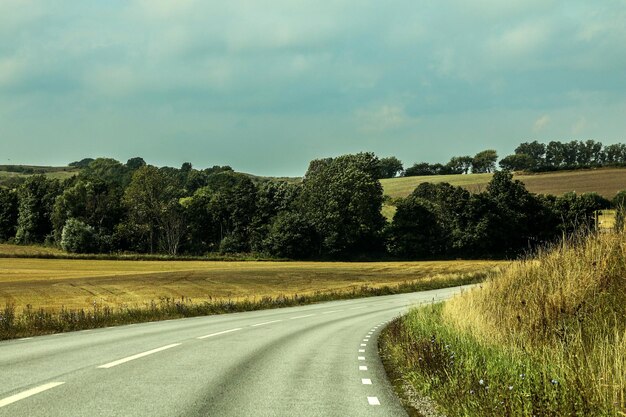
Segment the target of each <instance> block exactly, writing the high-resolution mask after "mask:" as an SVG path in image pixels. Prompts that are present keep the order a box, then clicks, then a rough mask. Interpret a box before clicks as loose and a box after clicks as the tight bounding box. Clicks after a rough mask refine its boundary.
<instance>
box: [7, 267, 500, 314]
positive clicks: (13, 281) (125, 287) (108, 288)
mask: <svg viewBox="0 0 626 417" xmlns="http://www.w3.org/2000/svg"><path fill="white" fill-rule="evenodd" d="M501 264H502V263H498V262H492V261H441V262H439V261H437V262H389V263H334V262H324V263H321V262H320V263H316V262H209V261H99V260H98V261H94V260H63V259H12V258H0V306H1V305H4V304H5V303H7V302H10V303H12V304H14V305H15V306H16V308H17V309H18V310H20V309H22V308H24V307H25V306H26V305H31V306H33V307H34V308H45V309H49V310H58V309H60V308H61V307H62V306H64V307H65V308H69V309H79V308H85V309H88V308H90V307H91V306H93V303H94V302H95V303H97V304H98V305H102V306H112V307H117V306H122V305H130V306H142V305H144V304H146V303H149V302H150V301H155V300H156V301H158V300H159V299H160V298H164V297H169V298H179V299H180V298H182V297H185V298H191V299H192V300H194V301H199V302H200V301H207V300H215V299H233V300H238V299H245V298H248V299H252V298H255V297H256V298H260V297H263V296H270V297H276V296H279V295H285V296H291V295H294V294H299V295H303V294H311V293H314V292H316V291H350V290H352V289H354V288H359V287H361V286H364V285H367V286H370V287H380V286H383V285H397V284H401V283H404V282H407V281H416V280H422V281H424V282H428V281H433V282H436V281H437V280H442V281H445V280H449V279H451V278H452V277H455V276H459V275H463V274H472V273H476V272H480V271H486V270H488V269H490V268H493V267H495V266H497V265H501Z"/></svg>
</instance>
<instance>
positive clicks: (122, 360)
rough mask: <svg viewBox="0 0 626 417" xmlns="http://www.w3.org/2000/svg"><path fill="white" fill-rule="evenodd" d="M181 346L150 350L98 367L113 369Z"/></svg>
mask: <svg viewBox="0 0 626 417" xmlns="http://www.w3.org/2000/svg"><path fill="white" fill-rule="evenodd" d="M180 345H181V343H174V344H172V345H167V346H163V347H160V348H156V349H152V350H149V351H147V352H143V353H138V354H136V355H133V356H129V357H127V358H124V359H120V360H117V361H114V362H109V363H107V364H104V365H100V366H98V368H101V369H109V368H113V367H114V366H117V365H121V364H123V363H126V362H129V361H132V360H135V359H139V358H143V357H144V356H148V355H152V354H153V353H157V352H161V351H163V350H166V349H171V348H173V347H176V346H180Z"/></svg>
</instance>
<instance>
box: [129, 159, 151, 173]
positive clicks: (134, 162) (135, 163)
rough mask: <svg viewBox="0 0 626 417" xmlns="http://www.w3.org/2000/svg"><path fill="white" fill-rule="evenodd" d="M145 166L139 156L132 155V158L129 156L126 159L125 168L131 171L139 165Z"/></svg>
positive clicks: (139, 166) (144, 162)
mask: <svg viewBox="0 0 626 417" xmlns="http://www.w3.org/2000/svg"><path fill="white" fill-rule="evenodd" d="M145 166H146V161H144V160H143V158H141V157H138V156H136V157H134V158H130V159H129V160H128V161H126V168H128V169H129V170H131V171H136V170H138V169H139V168H141V167H145Z"/></svg>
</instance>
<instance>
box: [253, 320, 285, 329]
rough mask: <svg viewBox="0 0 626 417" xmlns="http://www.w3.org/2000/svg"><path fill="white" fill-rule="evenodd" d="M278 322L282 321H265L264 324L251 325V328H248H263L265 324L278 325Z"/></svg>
mask: <svg viewBox="0 0 626 417" xmlns="http://www.w3.org/2000/svg"><path fill="white" fill-rule="evenodd" d="M279 321H282V320H272V321H266V322H264V323H257V324H253V325H252V326H250V327H257V326H265V325H266V324H272V323H278V322H279Z"/></svg>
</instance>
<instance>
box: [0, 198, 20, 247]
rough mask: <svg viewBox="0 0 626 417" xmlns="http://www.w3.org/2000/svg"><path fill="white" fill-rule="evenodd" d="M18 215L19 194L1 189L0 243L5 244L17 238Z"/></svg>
mask: <svg viewBox="0 0 626 417" xmlns="http://www.w3.org/2000/svg"><path fill="white" fill-rule="evenodd" d="M17 213H18V200H17V193H16V192H15V191H13V190H9V189H7V188H0V242H5V241H7V240H9V239H11V238H13V237H14V236H15V231H16V229H17Z"/></svg>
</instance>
